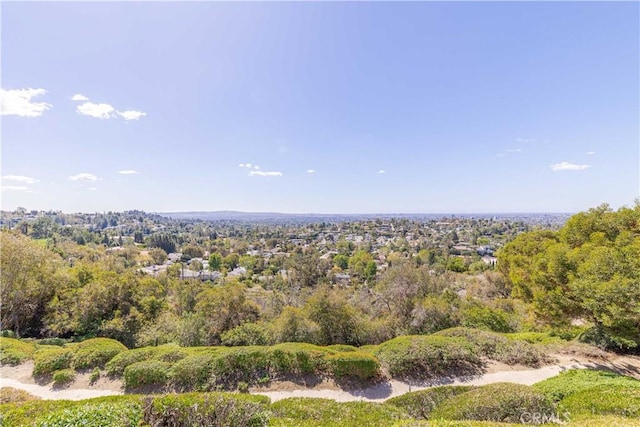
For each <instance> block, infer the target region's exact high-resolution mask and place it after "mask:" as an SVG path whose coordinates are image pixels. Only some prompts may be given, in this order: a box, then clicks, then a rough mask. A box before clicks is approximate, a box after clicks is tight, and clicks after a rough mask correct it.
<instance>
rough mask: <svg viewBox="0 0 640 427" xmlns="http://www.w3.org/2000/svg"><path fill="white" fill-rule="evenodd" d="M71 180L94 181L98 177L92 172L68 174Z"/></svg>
mask: <svg viewBox="0 0 640 427" xmlns="http://www.w3.org/2000/svg"><path fill="white" fill-rule="evenodd" d="M69 179H70V180H71V181H83V182H96V181H97V180H98V177H97V176H95V175H94V174H92V173H79V174H77V175H73V176H70V177H69Z"/></svg>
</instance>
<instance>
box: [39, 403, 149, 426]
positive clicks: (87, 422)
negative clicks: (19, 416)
mask: <svg viewBox="0 0 640 427" xmlns="http://www.w3.org/2000/svg"><path fill="white" fill-rule="evenodd" d="M81 402H82V401H81ZM140 421H142V407H141V405H140V403H138V402H130V401H129V402H128V401H123V402H117V401H116V402H109V403H93V404H92V403H84V404H77V405H73V406H72V407H70V408H66V409H62V410H58V411H53V412H52V413H49V414H47V415H44V416H41V417H39V419H37V420H34V423H33V425H34V426H36V427H69V426H91V427H123V426H130V427H134V426H138V425H139V423H140Z"/></svg>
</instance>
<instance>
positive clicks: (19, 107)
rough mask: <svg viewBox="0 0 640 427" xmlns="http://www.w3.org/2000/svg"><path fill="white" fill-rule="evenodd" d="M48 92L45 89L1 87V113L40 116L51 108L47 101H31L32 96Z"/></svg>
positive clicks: (5, 114)
mask: <svg viewBox="0 0 640 427" xmlns="http://www.w3.org/2000/svg"><path fill="white" fill-rule="evenodd" d="M45 93H47V91H46V90H44V89H31V88H29V89H11V90H5V89H0V115H2V116H19V117H40V116H41V115H42V113H44V112H45V111H46V110H48V109H49V108H51V104H47V103H46V102H31V98H34V97H36V96H40V95H44V94H45Z"/></svg>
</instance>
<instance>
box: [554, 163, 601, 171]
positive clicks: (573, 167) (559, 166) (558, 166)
mask: <svg viewBox="0 0 640 427" xmlns="http://www.w3.org/2000/svg"><path fill="white" fill-rule="evenodd" d="M549 167H550V168H551V170H552V171H554V172H558V171H582V170H585V169H589V168H590V167H591V165H578V164H575V163H569V162H560V163H554V164H553V165H550V166H549Z"/></svg>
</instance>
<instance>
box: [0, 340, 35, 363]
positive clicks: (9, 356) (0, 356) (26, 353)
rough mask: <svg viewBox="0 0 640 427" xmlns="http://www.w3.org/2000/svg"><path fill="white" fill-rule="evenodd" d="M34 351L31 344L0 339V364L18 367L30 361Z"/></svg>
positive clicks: (33, 346)
mask: <svg viewBox="0 0 640 427" xmlns="http://www.w3.org/2000/svg"><path fill="white" fill-rule="evenodd" d="M35 350H36V346H35V345H34V344H33V343H28V342H24V341H20V340H17V339H15V338H6V337H0V364H3V365H5V364H6V365H19V364H20V363H22V362H26V361H27V360H29V359H31V358H32V357H33V353H34V352H35Z"/></svg>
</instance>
